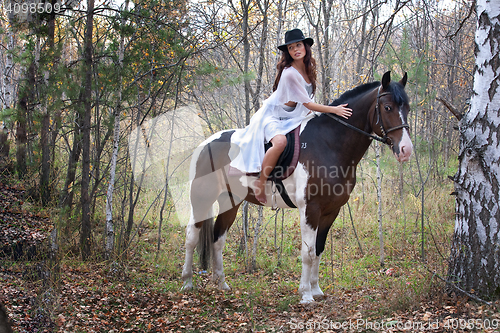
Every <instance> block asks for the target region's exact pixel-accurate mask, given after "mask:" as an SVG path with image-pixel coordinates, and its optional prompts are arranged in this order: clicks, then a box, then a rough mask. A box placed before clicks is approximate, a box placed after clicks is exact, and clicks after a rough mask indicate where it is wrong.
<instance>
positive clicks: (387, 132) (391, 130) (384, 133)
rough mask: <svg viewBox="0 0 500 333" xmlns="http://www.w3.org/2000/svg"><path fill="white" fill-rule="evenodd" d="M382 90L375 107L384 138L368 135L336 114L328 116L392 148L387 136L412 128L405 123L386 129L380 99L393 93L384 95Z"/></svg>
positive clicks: (378, 93)
mask: <svg viewBox="0 0 500 333" xmlns="http://www.w3.org/2000/svg"><path fill="white" fill-rule="evenodd" d="M380 88H382V86H380V87H378V92H377V104H376V105H375V116H376V117H377V122H376V124H379V126H380V131H381V132H382V137H380V136H378V135H373V134H371V133H368V132H365V131H363V130H361V129H359V128H357V127H355V126H353V125H351V124H349V123H347V122H345V121H344V120H342V119H340V117H339V116H337V115H334V114H331V113H327V115H328V116H330V117H331V118H333V119H335V120H336V121H338V122H339V123H341V124H342V125H344V126H346V127H349V128H350V129H352V130H355V131H356V132H358V133H361V134H364V135H366V136H368V137H370V138H372V139H373V140H376V141H379V142H382V143H385V144H387V145H389V146H392V142H391V143H389V141H391V139H390V138H389V137H388V136H387V134H389V133H391V132H393V131H396V130H398V129H402V128H406V129H409V128H410V126H409V125H408V124H407V123H403V124H401V125H398V126H394V127H391V128H389V129H385V126H384V122H383V121H382V116H381V114H380V107H379V102H380V97H382V96H385V95H390V94H392V93H390V92H383V93H380Z"/></svg>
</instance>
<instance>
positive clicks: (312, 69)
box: [273, 43, 316, 95]
mask: <svg viewBox="0 0 500 333" xmlns="http://www.w3.org/2000/svg"><path fill="white" fill-rule="evenodd" d="M304 47H305V48H306V55H305V56H304V64H305V65H306V74H307V77H308V78H309V81H311V83H312V87H313V95H314V93H315V92H316V60H314V58H313V57H312V52H311V46H310V45H309V44H307V43H304ZM292 62H293V58H292V56H291V55H290V53H289V52H288V49H287V50H286V51H282V52H281V59H280V61H279V62H278V65H276V68H277V69H278V73H276V79H275V80H274V86H273V91H276V89H278V83H279V82H280V79H281V74H282V73H283V70H284V69H285V68H288V67H290V66H292Z"/></svg>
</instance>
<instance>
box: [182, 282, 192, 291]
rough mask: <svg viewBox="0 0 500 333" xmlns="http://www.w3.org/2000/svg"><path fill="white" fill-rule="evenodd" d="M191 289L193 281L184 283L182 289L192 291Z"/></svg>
mask: <svg viewBox="0 0 500 333" xmlns="http://www.w3.org/2000/svg"><path fill="white" fill-rule="evenodd" d="M190 290H193V284H192V283H184V285H183V286H182V288H181V291H182V292H185V291H190Z"/></svg>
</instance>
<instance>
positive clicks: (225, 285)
mask: <svg viewBox="0 0 500 333" xmlns="http://www.w3.org/2000/svg"><path fill="white" fill-rule="evenodd" d="M219 288H220V290H224V291H229V290H231V288H230V287H229V286H228V285H227V283H226V282H224V283H223V284H221V285H220V287H219Z"/></svg>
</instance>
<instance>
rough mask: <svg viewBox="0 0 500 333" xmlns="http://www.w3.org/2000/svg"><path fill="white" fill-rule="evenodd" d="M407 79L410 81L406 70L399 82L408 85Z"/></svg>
mask: <svg viewBox="0 0 500 333" xmlns="http://www.w3.org/2000/svg"><path fill="white" fill-rule="evenodd" d="M406 81H408V74H407V73H406V72H405V75H403V78H402V79H401V81H399V83H401V84H402V85H403V87H406Z"/></svg>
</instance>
